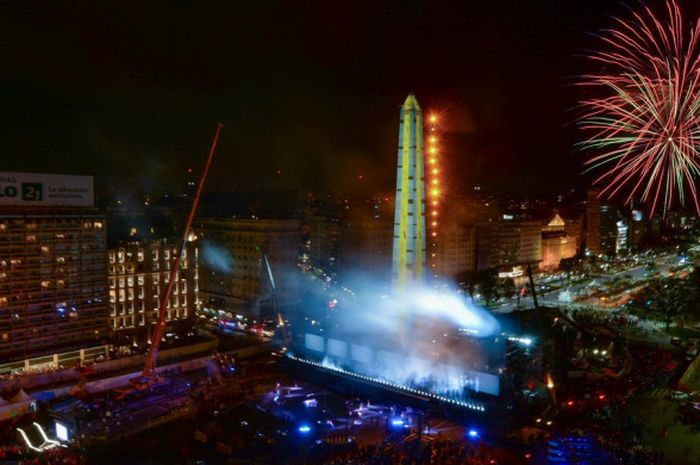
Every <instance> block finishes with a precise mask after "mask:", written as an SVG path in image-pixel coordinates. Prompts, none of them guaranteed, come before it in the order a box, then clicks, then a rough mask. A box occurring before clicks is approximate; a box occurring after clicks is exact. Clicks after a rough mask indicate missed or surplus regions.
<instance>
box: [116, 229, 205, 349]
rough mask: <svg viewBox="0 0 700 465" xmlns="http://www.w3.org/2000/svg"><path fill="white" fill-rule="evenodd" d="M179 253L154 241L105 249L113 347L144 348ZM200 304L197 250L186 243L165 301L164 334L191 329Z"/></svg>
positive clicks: (175, 247)
mask: <svg viewBox="0 0 700 465" xmlns="http://www.w3.org/2000/svg"><path fill="white" fill-rule="evenodd" d="M177 249H178V247H177V246H176V245H170V244H165V243H162V242H157V241H156V242H152V243H149V244H144V243H142V242H129V243H125V244H121V245H119V246H118V247H116V248H113V249H110V250H109V253H108V256H109V308H110V312H109V321H110V328H111V331H112V335H113V339H114V340H115V342H117V343H131V344H136V345H143V344H145V343H146V341H147V340H148V339H149V338H150V335H151V333H152V325H153V324H154V323H155V322H156V321H158V312H159V310H160V306H161V299H162V298H163V295H164V293H165V290H166V287H167V285H168V280H169V279H170V270H171V264H172V262H173V260H174V258H175V256H176V255H177ZM198 305H199V249H198V247H197V245H196V244H195V243H194V242H189V243H188V244H187V247H186V248H185V250H184V251H183V254H182V258H181V261H180V266H179V269H178V271H177V273H176V275H175V284H174V285H173V290H172V294H171V296H170V299H169V300H168V306H167V308H166V317H165V321H166V324H167V327H166V329H167V330H169V332H172V333H173V334H177V333H178V332H180V331H183V330H187V329H189V328H191V327H192V325H193V323H194V319H195V316H196V311H197V308H198Z"/></svg>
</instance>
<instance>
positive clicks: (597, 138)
mask: <svg viewBox="0 0 700 465" xmlns="http://www.w3.org/2000/svg"><path fill="white" fill-rule="evenodd" d="M630 14H631V18H630V19H629V20H622V19H616V20H615V21H616V22H615V26H614V27H613V28H612V29H608V30H605V31H604V32H603V33H602V34H600V35H599V37H600V39H601V40H602V42H603V43H604V44H605V47H604V50H603V51H597V52H593V53H591V54H590V55H589V58H590V59H591V60H593V61H594V62H595V63H597V64H598V65H600V67H601V69H602V70H604V71H602V72H600V73H597V74H590V75H586V76H583V79H582V80H581V82H580V84H581V85H583V86H587V87H590V88H592V89H591V94H592V95H595V97H593V98H589V99H587V100H584V101H582V102H581V103H582V108H583V114H582V117H581V119H580V120H579V125H580V126H581V127H582V129H583V131H584V132H585V134H586V135H587V138H586V139H585V140H583V141H582V142H580V143H579V147H580V148H582V149H584V150H586V151H589V152H590V153H591V155H590V158H588V160H587V161H586V162H585V164H586V166H587V169H586V171H595V172H598V173H600V174H598V177H597V178H596V179H595V181H594V184H598V185H601V186H602V191H601V195H603V196H607V197H608V198H612V197H615V196H617V195H623V196H624V197H625V202H626V203H629V202H631V201H632V200H633V199H636V198H640V199H641V201H642V202H644V203H646V204H650V205H651V207H650V208H651V215H653V214H654V212H655V211H656V210H657V208H659V207H660V208H662V209H663V214H664V215H665V214H666V212H667V211H668V210H669V209H670V208H671V207H672V206H673V205H675V204H676V203H679V204H680V205H682V206H683V205H685V204H686V197H687V196H688V194H690V197H691V198H692V201H693V204H694V206H695V209H696V210H697V211H698V213H700V205H699V204H698V196H697V191H696V186H695V181H696V179H697V177H698V175H699V174H700V152H699V150H698V149H699V147H698V144H700V83H699V82H698V78H699V77H700V53H699V49H700V47H699V44H698V40H699V39H700V22H699V21H696V22H695V24H690V23H686V22H685V20H684V19H683V17H682V15H681V10H680V8H679V7H678V4H677V3H676V0H667V2H666V9H665V11H664V12H663V14H662V15H658V16H657V15H656V14H655V13H654V12H653V11H652V10H651V9H650V8H649V7H648V6H642V7H641V9H640V11H638V12H635V11H632V12H631V13H630Z"/></svg>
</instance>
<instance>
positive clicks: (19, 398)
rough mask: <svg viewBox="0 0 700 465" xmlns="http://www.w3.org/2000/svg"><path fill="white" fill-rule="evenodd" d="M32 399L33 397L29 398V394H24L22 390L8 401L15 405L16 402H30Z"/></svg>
mask: <svg viewBox="0 0 700 465" xmlns="http://www.w3.org/2000/svg"><path fill="white" fill-rule="evenodd" d="M32 399H33V397H32V396H30V395H29V394H27V393H26V392H24V389H20V390H19V392H18V393H17V394H15V396H14V397H13V398H12V399H10V402H12V403H13V404H15V403H17V402H24V401H27V400H32Z"/></svg>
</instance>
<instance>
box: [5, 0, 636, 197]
mask: <svg viewBox="0 0 700 465" xmlns="http://www.w3.org/2000/svg"><path fill="white" fill-rule="evenodd" d="M0 5H1V6H0V31H1V32H0V38H1V40H0V51H1V52H2V61H1V63H2V64H1V65H0V70H1V72H0V84H1V87H0V88H1V90H0V92H1V94H0V95H1V98H2V111H1V112H0V114H1V115H2V125H1V126H0V128H1V129H0V131H1V132H0V147H1V148H2V160H3V164H2V170H6V171H39V172H57V173H77V174H94V175H96V177H97V182H98V184H99V185H100V186H101V188H102V189H108V188H117V189H118V190H120V191H124V190H129V191H132V192H138V191H141V192H154V191H162V190H164V189H178V188H179V187H180V185H181V183H182V180H183V173H184V171H185V168H186V167H188V166H193V167H194V168H195V169H196V170H198V169H199V167H200V166H201V164H202V163H203V161H204V158H205V155H206V152H207V149H208V147H209V144H210V140H211V136H212V134H213V131H214V128H215V124H216V122H217V121H222V122H223V123H224V124H225V125H226V128H225V132H224V134H223V138H222V141H221V144H220V150H219V152H218V153H217V158H216V159H215V165H214V169H213V172H212V175H211V177H210V184H209V186H208V188H209V189H212V190H213V189H255V188H259V187H294V188H299V189H303V190H319V189H331V190H337V191H350V192H355V193H358V192H359V193H366V194H372V193H374V192H382V191H387V190H388V189H390V188H391V187H392V185H393V182H394V176H395V172H394V164H395V160H396V142H397V141H396V139H397V131H398V107H399V105H400V104H401V103H402V102H403V100H404V99H405V97H406V95H407V94H408V93H409V92H414V93H415V94H416V96H417V98H418V100H419V102H420V103H421V105H422V107H423V108H424V109H434V110H437V111H439V112H440V113H441V118H442V120H443V121H444V128H445V130H446V132H447V134H446V138H447V141H448V142H447V145H446V147H445V149H446V153H445V157H446V159H448V160H449V164H450V170H449V171H450V172H449V178H448V183H449V186H450V187H451V188H452V189H453V190H454V191H457V190H459V189H461V188H463V187H465V186H468V185H470V184H472V183H479V184H483V185H487V186H493V187H496V188H499V189H507V190H512V191H516V192H521V193H523V192H525V193H530V192H533V193H534V192H552V191H554V190H555V189H565V188H567V187H572V186H575V185H582V184H583V183H585V182H586V179H585V178H582V177H581V176H580V174H579V173H580V171H581V168H580V156H577V155H576V154H575V153H574V149H573V143H574V142H575V140H576V137H577V136H578V135H577V132H576V130H575V128H574V127H572V126H571V124H570V123H571V122H572V120H573V114H572V113H571V111H570V110H571V109H572V108H574V107H575V105H576V99H577V97H578V96H579V95H578V92H579V90H578V89H576V88H575V87H574V86H572V85H571V83H572V81H573V79H572V78H573V76H575V75H576V74H579V73H581V72H583V71H585V69H586V66H589V65H590V64H589V63H587V62H586V60H585V59H583V58H581V57H580V56H578V55H580V52H581V51H582V50H583V49H585V48H587V47H594V46H597V45H598V42H597V40H596V39H595V38H594V37H592V36H591V35H590V34H588V33H590V32H595V31H598V30H599V29H600V28H602V27H605V26H608V25H610V18H609V16H610V15H615V14H624V13H625V11H626V10H625V8H624V7H623V6H622V5H621V4H619V3H617V2H615V1H612V0H559V1H554V0H530V1H525V0H485V1H476V0H474V1H470V0H461V1H457V2H453V3H449V2H427V1H426V2H418V1H413V2H396V3H393V2H379V1H377V2H367V3H365V4H363V3H361V2H341V1H330V2H329V1H319V2H301V1H289V2H265V1H250V2H234V1H227V2H221V3H215V2H194V1H169V2H163V3H157V2H131V3H129V2H94V1H84V2H78V1H74V2H58V1H51V2H29V1H22V2H11V1H6V2H2V3H1V4H0ZM277 170H281V171H282V174H281V175H278V174H276V171H277ZM359 175H362V177H363V179H361V180H360V179H358V176H359Z"/></svg>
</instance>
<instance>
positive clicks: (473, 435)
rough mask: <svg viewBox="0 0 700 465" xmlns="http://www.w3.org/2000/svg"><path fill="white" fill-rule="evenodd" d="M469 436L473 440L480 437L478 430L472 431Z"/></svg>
mask: <svg viewBox="0 0 700 465" xmlns="http://www.w3.org/2000/svg"><path fill="white" fill-rule="evenodd" d="M467 435H468V436H469V437H470V438H471V439H476V438H478V437H479V432H478V431H477V430H475V429H470V430H469V432H468V433H467Z"/></svg>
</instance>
